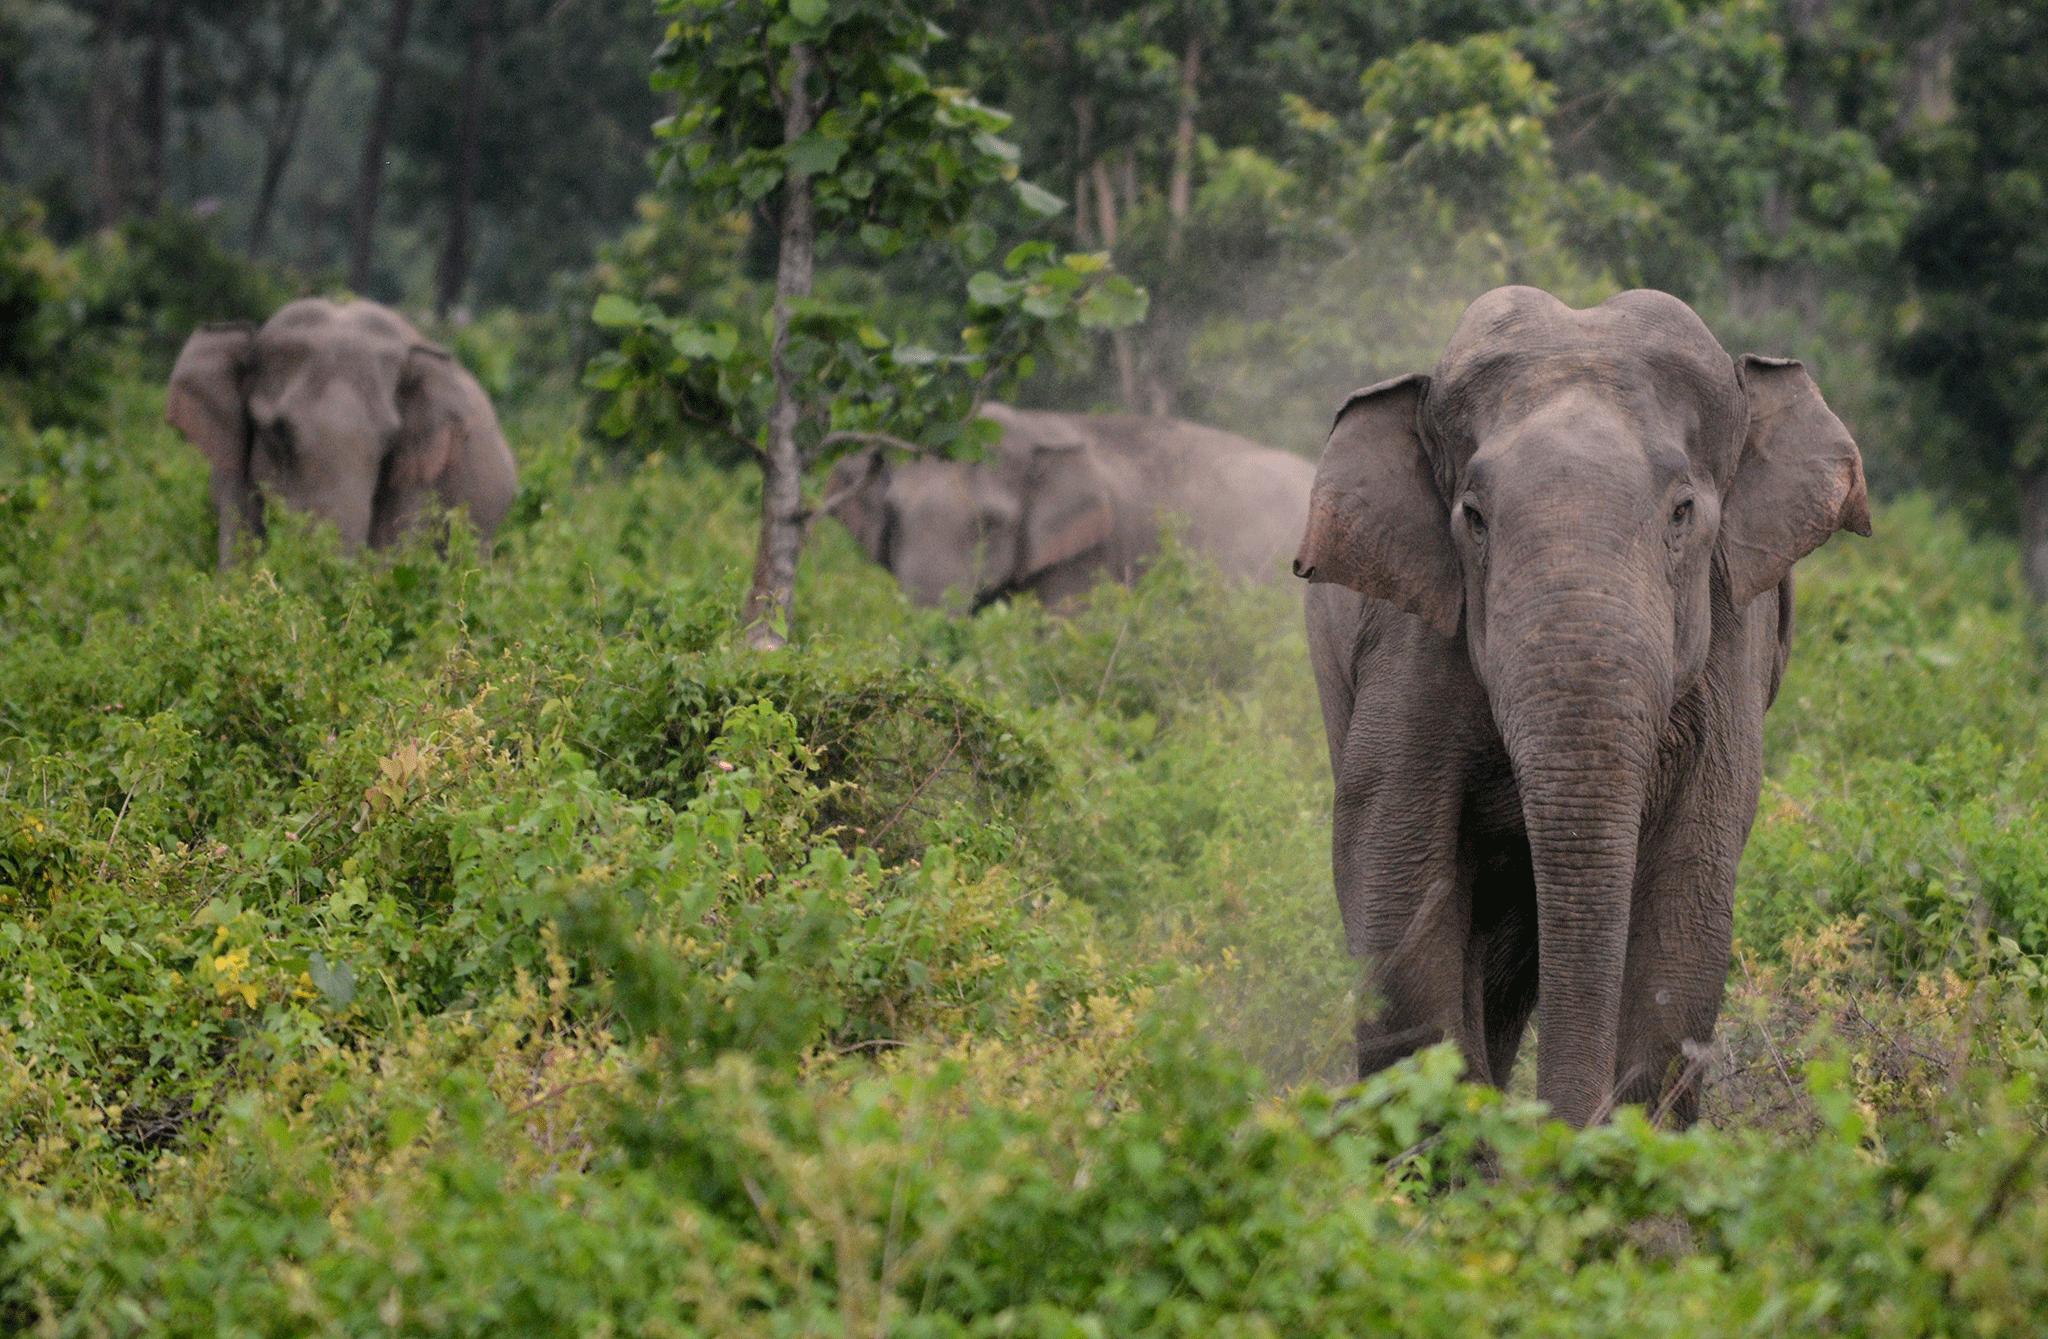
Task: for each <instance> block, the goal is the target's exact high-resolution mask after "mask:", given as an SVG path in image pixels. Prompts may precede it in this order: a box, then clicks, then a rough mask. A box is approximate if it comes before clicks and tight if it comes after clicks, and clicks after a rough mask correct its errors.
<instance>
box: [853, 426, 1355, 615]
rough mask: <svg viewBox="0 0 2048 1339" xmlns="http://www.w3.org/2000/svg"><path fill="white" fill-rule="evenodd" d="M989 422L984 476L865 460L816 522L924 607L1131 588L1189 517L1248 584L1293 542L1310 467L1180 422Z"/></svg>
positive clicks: (1195, 540) (1190, 528) (1188, 539)
mask: <svg viewBox="0 0 2048 1339" xmlns="http://www.w3.org/2000/svg"><path fill="white" fill-rule="evenodd" d="M982 413H983V415H984V416H986V417H987V418H990V419H993V420H994V421H995V422H996V423H998V424H1000V425H1001V426H1002V429H1003V435H1002V439H1001V440H1000V441H999V442H998V443H997V444H996V445H995V446H994V447H993V448H992V449H991V450H990V451H989V453H988V455H989V458H988V460H987V461H986V462H983V463H970V462H966V461H953V460H929V459H921V460H911V461H907V462H905V463H902V464H896V463H892V462H891V461H890V460H889V459H888V457H887V456H885V455H884V454H883V452H882V449H881V448H879V447H870V448H868V449H866V450H864V451H861V452H858V453H857V454H855V455H852V456H849V457H847V458H845V459H843V460H841V461H840V462H839V464H838V465H837V466H835V467H834V468H833V470H832V474H831V478H830V480H829V481H828V482H827V484H826V503H825V510H826V511H827V512H829V513H830V514H831V515H834V516H837V517H838V518H839V519H840V520H841V521H843V522H845V524H846V527H847V529H849V530H851V531H852V532H853V535H854V538H855V539H857V540H859V541H860V544H861V547H863V548H865V549H866V550H867V552H868V556H869V557H871V558H873V559H874V560H875V561H876V562H878V563H880V564H882V565H883V566H884V567H886V568H888V569H889V571H890V572H892V573H893V574H894V575H895V577H896V579H897V581H898V582H900V583H901V584H902V586H903V589H904V590H905V591H906V592H907V593H908V594H909V595H910V597H911V599H913V600H915V601H916V602H917V603H919V604H922V605H926V606H931V607H937V606H940V605H943V604H944V603H945V602H946V600H947V598H948V592H955V593H957V595H959V596H960V597H964V599H965V600H966V601H967V602H968V603H969V604H970V605H971V607H973V608H975V609H979V608H981V607H982V606H984V605H986V604H988V603H990V602H991V601H994V600H997V599H1001V598H1002V597H1004V596H1006V595H1010V594H1012V593H1015V592H1019V591H1027V590H1028V591H1032V592H1034V593H1036V594H1037V595H1038V596H1039V598H1040V599H1042V600H1044V601H1046V602H1047V603H1048V604H1056V603H1059V602H1061V601H1064V600H1068V599H1071V598H1072V597H1074V596H1077V595H1079V594H1081V593H1082V592H1084V591H1086V590H1087V589H1088V588H1089V587H1090V586H1092V585H1093V584H1094V583H1095V582H1096V581H1097V580H1098V579H1100V578H1101V577H1103V576H1105V575H1107V576H1110V577H1113V578H1115V579H1116V580H1118V581H1121V582H1124V583H1126V584H1128V583H1130V582H1132V581H1134V580H1136V579H1137V575H1138V572H1139V571H1140V569H1141V568H1142V567H1143V565H1144V563H1145V561H1146V559H1147V558H1149V557H1150V556H1151V555H1152V554H1153V553H1154V552H1155V551H1156V550H1157V549H1158V547H1159V532H1160V525H1161V522H1162V518H1164V517H1166V516H1168V515H1177V516H1181V517H1184V518H1185V519H1186V528H1185V529H1184V530H1183V531H1182V533H1181V542H1182V543H1183V544H1185V545H1186V546H1187V547H1188V548H1189V549H1190V550H1192V551H1194V552H1197V553H1202V554H1205V555H1207V556H1208V557H1210V558H1212V559H1214V560H1215V561H1216V562H1217V563H1218V564H1219V565H1220V566H1221V567H1222V568H1223V570H1224V571H1226V572H1229V573H1231V574H1233V575H1236V576H1242V577H1249V578H1253V579H1258V578H1262V577H1266V576H1269V575H1271V574H1272V573H1273V571H1274V568H1275V565H1276V564H1277V563H1278V562H1279V560H1280V559H1282V558H1284V557H1285V556H1286V555H1287V554H1288V553H1289V552H1290V551H1291V550H1292V549H1293V548H1294V546H1295V544H1296V543H1297V542H1298V541H1299V539H1300V537H1301V532H1302V526H1303V523H1304V522H1305V520H1306V518H1307V516H1308V493H1309V485H1310V483H1311V481H1312V480H1313V479H1314V477H1315V466H1313V465H1311V464H1310V463H1309V462H1308V461H1306V460H1303V459H1302V458H1300V457H1299V456H1293V455H1289V454H1288V453H1286V452H1284V451H1275V450H1272V449H1271V448H1269V447H1264V446H1260V445H1259V444H1258V443H1257V442H1251V441H1247V440H1245V439H1244V438H1242V437H1236V436H1233V435H1231V434H1230V433H1227V432H1222V431H1219V430H1217V429H1215V428H1205V427H1202V426H1200V425H1199V424H1194V423H1187V422H1183V421H1181V420H1179V419H1171V418H1140V417H1131V416H1122V415H1098V414H1058V413H1046V412H1040V411H1036V410H1023V409H1013V408H1011V407H1010V406H1008V405H1003V404H988V405H984V406H983V407H982Z"/></svg>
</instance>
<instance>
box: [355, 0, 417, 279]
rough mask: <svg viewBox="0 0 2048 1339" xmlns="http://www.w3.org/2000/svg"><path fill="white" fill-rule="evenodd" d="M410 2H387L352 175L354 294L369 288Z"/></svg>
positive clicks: (401, 0)
mask: <svg viewBox="0 0 2048 1339" xmlns="http://www.w3.org/2000/svg"><path fill="white" fill-rule="evenodd" d="M412 6H413V0H391V19H390V22H389V23H387V24H386V25H385V28H384V59H383V61H382V63H380V64H379V65H378V67H377V97H376V101H374V102H372V103H371V104H370V124H369V127H368V129H366V130H365V131H364V132H363V165H362V168H361V170H360V171H359V172H358V173H357V175H356V202H355V213H354V216H353V217H352V218H351V219H350V221H349V230H348V286H349V287H350V288H352V289H354V290H355V291H356V292H358V293H362V292H367V291H368V290H369V287H370V259H371V255H372V251H373V243H374V240H375V237H376V231H377V204H378V201H379V200H380V199H381V198H382V196H383V194H384V147H385V145H386V144H387V143H388V142H389V141H390V139H391V115H392V111H393V109H394V108H395V107H396V106H397V103H398V75H399V71H400V69H401V67H402V65H403V63H404V60H405V42H406V37H407V35H408V34H409V33H410V32H411V30H412Z"/></svg>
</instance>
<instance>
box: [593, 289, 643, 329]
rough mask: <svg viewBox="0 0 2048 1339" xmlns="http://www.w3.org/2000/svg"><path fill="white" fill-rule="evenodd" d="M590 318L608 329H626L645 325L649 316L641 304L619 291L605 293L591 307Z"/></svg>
mask: <svg viewBox="0 0 2048 1339" xmlns="http://www.w3.org/2000/svg"><path fill="white" fill-rule="evenodd" d="M590 319H591V320H592V321H593V322H595V323H596V324H598V325H600V326H603V327H604V328H605V329H607V330H625V329H628V328H630V327H633V326H638V325H644V324H645V323H646V319H647V318H646V314H645V312H643V311H642V309H641V307H640V304H639V303H637V302H635V301H633V299H631V298H629V297H625V296H623V295H621V294H618V293H605V294H602V295H600V296H599V297H598V299H597V305H596V306H595V307H592V308H591V309H590Z"/></svg>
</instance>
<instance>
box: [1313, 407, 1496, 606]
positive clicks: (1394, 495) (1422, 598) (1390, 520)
mask: <svg viewBox="0 0 2048 1339" xmlns="http://www.w3.org/2000/svg"><path fill="white" fill-rule="evenodd" d="M1428 390H1429V378H1428V377H1426V376H1423V375H1422V374H1420V373H1413V372H1411V373H1410V374H1408V375H1407V376H1405V377H1396V378H1394V379H1393V380H1392V381H1382V382H1381V383H1379V384H1378V385H1377V386H1368V387H1367V388H1366V389H1364V390H1362V391H1354V392H1352V395H1351V398H1350V399H1349V400H1347V401H1345V402H1344V408H1343V409H1341V410H1339V411H1338V413H1337V422H1336V424H1335V425H1334V426H1333V427H1332V428H1331V429H1330V440H1329V441H1328V442H1327V443H1326V444H1325V445H1324V446H1323V459H1322V463H1321V464H1319V465H1317V466H1316V482H1315V487H1314V488H1313V489H1312V490H1311V491H1310V493H1309V502H1308V533H1307V534H1305V535H1303V536H1302V540H1301V552H1300V553H1299V554H1298V555H1297V556H1296V557H1295V559H1294V574H1295V575H1296V576H1298V577H1303V578H1305V579H1307V580H1309V581H1327V582H1333V583H1335V584H1336V585H1339V586H1348V587H1350V588H1351V589H1352V590H1355V591H1357V592H1358V593H1359V594H1361V595H1368V596H1371V597H1372V598H1373V599H1375V600H1385V601H1387V602H1388V603H1390V604H1393V605H1396V606H1398V607H1399V608H1402V609H1405V610H1407V611H1408V612H1409V613H1411V614H1417V615H1419V616H1421V617H1422V618H1424V619H1426V620H1427V621H1428V622H1429V625H1430V626H1431V627H1433V628H1435V629H1436V630H1437V631H1438V632H1440V633H1442V634H1443V635H1444V636H1446V637H1452V636H1456V635H1457V631H1458V620H1459V618H1460V616H1461V615H1462V613H1463V611H1464V604H1465V580H1464V574H1463V572H1462V571H1461V569H1460V568H1459V566H1458V554H1457V550H1456V549H1455V548H1454V547H1453V546H1452V543H1451V516H1450V509H1449V508H1448V507H1447V506H1446V505H1445V504H1444V500H1443V497H1442V495H1441V494H1440V493H1439V492H1438V491H1437V485H1436V474H1435V471H1434V470H1433V469H1432V468H1431V466H1430V461H1429V456H1428V453H1427V452H1426V451H1425V450H1424V449H1423V445H1422V431H1421V427H1420V425H1419V423H1418V415H1419V414H1420V412H1421V409H1422V400H1423V396H1424V395H1425V394H1427V393H1428Z"/></svg>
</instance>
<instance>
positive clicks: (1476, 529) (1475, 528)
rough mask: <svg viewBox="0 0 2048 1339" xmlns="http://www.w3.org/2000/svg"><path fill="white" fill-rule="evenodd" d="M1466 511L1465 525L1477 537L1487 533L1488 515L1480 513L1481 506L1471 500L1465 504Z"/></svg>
mask: <svg viewBox="0 0 2048 1339" xmlns="http://www.w3.org/2000/svg"><path fill="white" fill-rule="evenodd" d="M1464 511H1465V527H1466V528H1467V529H1468V530H1470V531H1471V532H1472V535H1473V537H1474V538H1475V539H1476V538H1479V537H1480V536H1483V535H1484V534H1485V533H1486V517H1484V516H1482V515H1481V514H1480V512H1479V508H1477V507H1475V506H1473V505H1472V504H1471V503H1469V502H1467V503H1465V504H1464Z"/></svg>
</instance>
